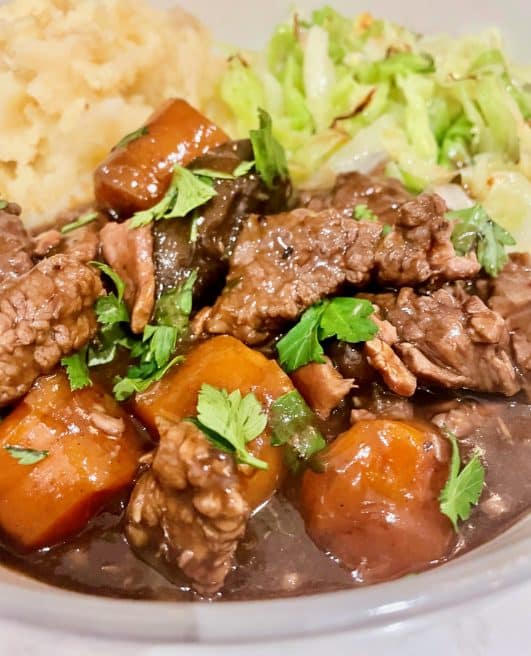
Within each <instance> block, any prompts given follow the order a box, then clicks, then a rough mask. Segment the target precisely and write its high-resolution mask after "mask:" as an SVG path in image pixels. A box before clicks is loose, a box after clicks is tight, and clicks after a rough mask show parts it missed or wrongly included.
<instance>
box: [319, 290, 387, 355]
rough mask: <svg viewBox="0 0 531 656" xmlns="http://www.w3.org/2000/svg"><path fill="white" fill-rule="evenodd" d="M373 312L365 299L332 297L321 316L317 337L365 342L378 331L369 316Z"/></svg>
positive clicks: (352, 342) (369, 303)
mask: <svg viewBox="0 0 531 656" xmlns="http://www.w3.org/2000/svg"><path fill="white" fill-rule="evenodd" d="M373 312H374V308H373V306H372V303H371V302H370V301H367V300H366V299H363V298H342V297H337V298H334V299H333V300H332V301H330V302H329V303H328V304H327V306H326V307H325V310H324V312H323V315H322V317H321V323H320V331H319V339H320V340H323V339H328V338H329V337H333V336H335V337H337V338H338V339H339V340H341V341H342V342H350V343H351V344H355V343H356V342H366V341H367V340H369V339H372V338H373V337H374V336H375V335H376V333H377V332H378V327H377V326H376V324H375V323H374V321H373V320H372V319H370V318H369V317H370V316H371V314H372V313H373Z"/></svg>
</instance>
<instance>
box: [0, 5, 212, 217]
mask: <svg viewBox="0 0 531 656" xmlns="http://www.w3.org/2000/svg"><path fill="white" fill-rule="evenodd" d="M0 48H1V52H2V56H1V57H0V89H1V91H2V100H1V103H0V196H1V197H2V198H6V199H9V200H12V201H15V202H17V203H19V204H20V205H21V206H22V207H23V210H24V216H25V218H26V222H27V224H28V225H29V226H35V225H36V224H37V223H44V222H46V221H47V220H49V219H50V218H51V217H53V216H54V215H55V214H56V213H57V212H58V211H60V210H62V209H64V208H65V207H68V206H71V205H74V204H76V203H79V202H83V201H86V200H87V199H88V198H90V195H91V191H92V171H93V169H94V167H95V166H96V165H97V164H98V163H99V162H100V161H101V160H102V159H103V158H104V156H105V155H106V154H107V152H108V151H109V149H110V148H111V147H112V146H113V145H114V144H115V143H116V142H117V141H118V140H119V139H120V138H121V137H122V136H123V135H124V134H126V133H127V132H130V131H131V130H133V129H135V128H137V127H138V126H139V125H141V124H142V122H143V121H144V120H145V119H146V117H147V116H148V115H149V114H150V112H151V111H152V110H153V109H154V107H156V106H157V105H158V104H159V103H160V102H161V101H162V100H164V99H165V98H168V97H171V96H183V97H186V98H187V99H188V100H189V101H190V102H191V103H192V104H194V105H196V106H198V107H200V108H203V109H205V108H206V107H207V106H208V104H209V102H210V101H211V98H212V95H213V93H214V89H215V82H216V80H217V79H218V76H219V74H220V69H221V67H222V66H223V63H222V60H221V59H218V58H217V57H216V56H215V55H214V54H213V51H212V48H211V41H210V37H209V34H208V32H207V31H206V30H205V29H204V28H203V27H202V26H201V25H200V24H199V23H198V22H197V21H196V20H195V19H193V18H191V17H190V16H189V15H188V14H186V13H185V12H183V11H181V10H172V11H171V12H170V13H169V14H168V13H167V12H163V11H157V10H155V9H153V8H151V7H149V6H148V4H147V3H146V2H144V1H143V0H98V1H97V2H95V1H94V0H15V1H13V2H11V3H9V4H8V5H5V6H2V7H1V8H0Z"/></svg>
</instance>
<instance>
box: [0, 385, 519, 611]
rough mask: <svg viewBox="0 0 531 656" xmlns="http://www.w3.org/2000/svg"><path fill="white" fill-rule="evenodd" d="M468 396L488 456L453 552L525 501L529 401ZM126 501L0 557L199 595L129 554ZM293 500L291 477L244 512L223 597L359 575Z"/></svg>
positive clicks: (56, 572) (36, 568)
mask: <svg viewBox="0 0 531 656" xmlns="http://www.w3.org/2000/svg"><path fill="white" fill-rule="evenodd" d="M476 401H478V402H479V403H481V404H482V406H481V407H482V408H484V409H486V410H488V414H487V416H486V419H485V421H484V423H483V425H482V426H481V429H476V430H475V431H474V432H473V433H472V434H471V436H470V437H469V438H466V439H465V440H464V441H463V442H462V443H461V446H462V449H463V453H464V454H466V453H467V452H468V454H470V453H471V452H472V451H473V450H474V449H476V448H477V449H479V451H480V454H481V458H482V460H483V462H484V463H486V464H487V477H486V489H485V492H484V494H483V496H482V499H481V501H480V504H479V506H478V507H476V508H475V509H474V511H473V513H472V515H471V517H470V519H469V520H468V521H466V522H464V523H463V524H462V526H461V529H460V533H459V535H458V536H457V537H456V539H455V544H454V547H453V549H452V552H451V556H456V555H459V554H461V553H463V552H465V551H468V550H470V549H472V548H474V547H476V546H478V545H479V544H481V543H483V542H485V541H487V540H490V539H492V538H493V537H495V536H496V535H498V534H499V533H501V532H502V531H503V530H505V529H506V528H508V527H509V526H510V525H511V524H513V523H514V522H515V521H516V520H517V519H518V518H519V517H521V516H523V515H524V514H525V513H526V512H527V511H528V509H529V507H530V506H531V430H530V429H531V405H528V404H526V403H523V402H520V403H519V402H507V401H506V400H505V399H502V398H498V399H495V400H492V399H489V400H488V401H486V400H484V399H476ZM437 402H438V403H440V398H439V397H437ZM432 407H433V397H432V396H431V395H429V394H424V395H422V394H421V395H420V396H419V397H418V399H417V403H416V406H415V408H416V413H417V415H418V416H419V417H420V418H422V417H423V415H425V414H426V413H429V414H431V413H432ZM345 424H346V416H345V413H344V412H343V413H342V411H341V408H340V409H339V410H338V412H336V414H335V416H334V417H333V418H332V422H328V427H329V429H330V430H331V431H333V432H334V433H335V434H337V432H339V431H340V430H341V426H342V425H343V426H345ZM345 427H346V426H345ZM464 457H466V455H464ZM515 463H517V466H516V464H515ZM124 503H125V499H124V500H123V501H122V503H121V504H117V505H116V506H115V508H114V509H113V512H107V513H105V514H103V515H100V516H99V517H97V518H96V519H95V520H93V521H92V522H91V524H90V526H89V527H88V528H87V529H86V530H85V531H84V532H83V533H82V534H80V535H79V536H77V537H76V538H74V539H73V540H71V541H70V542H69V543H68V544H65V545H60V546H57V547H54V548H52V549H48V550H43V551H41V552H37V553H34V554H32V555H28V556H27V557H25V558H20V557H18V558H17V557H14V556H11V555H9V554H7V553H4V562H7V563H8V564H10V565H11V566H13V567H15V568H16V569H19V570H21V571H23V572H25V573H27V574H28V575H31V576H33V577H36V578H38V579H40V580H43V581H46V582H48V583H51V584H54V585H59V586H62V587H66V588H70V589H74V590H78V591H82V592H88V593H92V594H99V595H107V596H113V597H129V598H137V599H160V600H180V601H185V600H186V601H190V600H198V597H197V596H196V595H195V594H194V593H193V592H192V591H191V590H190V588H189V587H188V585H187V583H186V582H185V581H183V582H182V585H181V586H179V585H172V584H171V583H169V582H168V581H167V580H166V579H164V578H163V577H162V576H161V575H159V574H158V573H157V572H156V571H155V570H153V569H152V568H150V567H148V566H147V565H146V564H144V563H143V562H142V561H140V560H138V559H137V558H136V557H135V556H134V555H133V553H132V552H131V550H130V548H129V546H128V545H127V542H126V540H125V538H124V536H123V533H122V528H121V513H122V511H123V507H124ZM298 505H299V480H298V479H296V478H293V477H292V478H290V479H288V480H287V481H286V483H285V486H284V491H283V493H281V494H277V495H276V496H275V497H273V499H272V500H271V501H270V502H269V503H268V504H267V505H266V506H265V507H263V508H262V509H261V510H260V511H259V512H257V513H256V514H255V515H254V516H253V517H252V518H251V520H250V522H249V525H248V529H247V533H246V536H245V538H244V540H243V541H242V542H241V544H240V546H239V548H238V551H237V554H236V561H237V565H236V567H235V568H234V570H233V571H232V572H231V574H229V576H228V578H227V580H226V585H225V589H224V592H223V594H222V595H221V599H226V600H230V599H261V598H272V597H278V596H296V595H301V594H308V593H315V592H325V591H331V590H338V589H346V588H351V587H356V586H359V585H362V584H363V583H364V581H363V580H360V577H359V575H358V573H354V574H353V573H352V572H351V571H349V570H348V569H346V568H344V567H342V566H340V564H338V562H337V560H335V559H334V558H331V557H330V556H329V555H327V554H326V553H324V552H322V551H320V550H319V549H318V547H317V546H316V545H315V544H314V543H313V542H312V540H311V539H310V538H309V536H308V535H307V533H306V530H305V527H304V522H303V520H302V518H301V514H300V513H299V511H298V510H297V506H298ZM446 559H447V558H443V559H442V560H441V561H439V562H436V563H432V564H430V566H432V565H437V564H440V562H444V561H445V560H446Z"/></svg>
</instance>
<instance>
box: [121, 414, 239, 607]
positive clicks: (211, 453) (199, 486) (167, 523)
mask: <svg viewBox="0 0 531 656" xmlns="http://www.w3.org/2000/svg"><path fill="white" fill-rule="evenodd" d="M157 427H158V430H159V433H160V443H159V446H158V448H157V449H156V451H155V454H154V457H153V462H152V465H151V467H150V469H149V470H148V471H146V472H145V473H144V474H143V475H142V476H141V478H140V479H139V481H138V483H137V484H136V486H135V488H134V490H133V494H132V496H131V500H130V502H129V505H128V508H127V517H126V535H127V538H128V540H129V544H130V545H131V547H132V548H133V549H134V550H135V552H136V553H137V554H138V555H139V556H140V557H141V558H142V559H144V560H146V561H147V562H149V564H150V565H152V566H153V567H154V568H155V569H157V570H159V571H160V572H161V573H162V574H163V575H164V576H166V577H167V578H169V579H170V580H173V581H176V582H179V583H182V581H183V573H184V575H186V577H188V579H190V580H191V582H192V585H193V587H194V589H195V590H197V591H198V592H199V593H201V594H205V595H209V594H213V593H215V592H217V591H218V590H219V589H220V588H221V587H222V586H223V583H224V581H225V577H226V576H227V574H228V572H229V570H230V568H231V566H232V564H233V558H234V552H235V550H236V547H237V545H238V542H239V541H240V539H241V538H242V537H243V534H244V532H245V527H246V524H247V520H248V519H249V515H250V510H249V506H248V504H247V502H246V501H245V499H244V498H243V496H242V493H241V490H240V485H239V479H238V475H237V470H236V464H235V461H234V458H233V457H232V456H231V455H230V454H227V453H224V452H222V451H220V450H219V449H217V448H215V447H214V446H213V445H212V443H211V442H209V440H208V439H207V438H206V437H205V436H204V434H203V433H202V432H201V431H200V430H199V429H198V428H196V427H195V426H194V425H193V424H192V423H190V422H187V421H182V422H179V423H175V422H172V421H169V420H166V419H162V418H159V419H158V420H157Z"/></svg>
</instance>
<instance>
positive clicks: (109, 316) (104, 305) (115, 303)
mask: <svg viewBox="0 0 531 656" xmlns="http://www.w3.org/2000/svg"><path fill="white" fill-rule="evenodd" d="M91 264H92V266H94V267H96V268H97V269H99V270H100V271H101V272H102V273H104V274H105V275H106V276H107V277H108V278H110V279H111V280H112V282H113V284H114V286H115V287H116V294H115V293H114V292H110V293H109V294H106V295H105V296H100V297H99V298H98V300H97V301H96V305H95V306H94V309H95V312H96V317H97V319H98V321H99V322H100V323H101V324H103V325H106V326H110V325H113V324H116V323H121V322H128V321H129V310H128V309H127V305H126V304H125V301H124V292H125V283H124V281H123V280H122V279H121V278H120V276H119V275H118V274H117V273H116V271H113V269H111V267H110V266H109V265H108V264H104V263H103V262H91Z"/></svg>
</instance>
